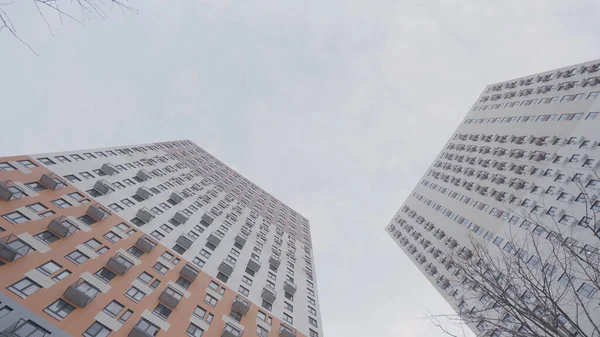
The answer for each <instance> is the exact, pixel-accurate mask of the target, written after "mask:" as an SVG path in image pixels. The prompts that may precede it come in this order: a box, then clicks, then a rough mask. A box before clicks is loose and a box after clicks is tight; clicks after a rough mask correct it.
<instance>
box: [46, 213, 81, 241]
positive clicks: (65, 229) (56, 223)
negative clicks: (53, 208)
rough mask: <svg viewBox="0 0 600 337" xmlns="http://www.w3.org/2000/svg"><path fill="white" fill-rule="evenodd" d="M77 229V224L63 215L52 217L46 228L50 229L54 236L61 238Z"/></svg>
mask: <svg viewBox="0 0 600 337" xmlns="http://www.w3.org/2000/svg"><path fill="white" fill-rule="evenodd" d="M77 229H78V228H77V226H75V225H74V224H73V223H72V222H71V221H69V220H68V219H67V217H65V216H60V217H58V218H54V219H52V221H50V224H48V230H50V231H51V232H52V233H54V234H55V235H56V236H59V237H61V238H64V237H67V236H69V235H71V234H73V233H75V231H76V230H77Z"/></svg>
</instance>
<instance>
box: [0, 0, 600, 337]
mask: <svg viewBox="0 0 600 337" xmlns="http://www.w3.org/2000/svg"><path fill="white" fill-rule="evenodd" d="M497 3H498V4H491V3H488V2H485V1H460V0H457V1H417V0H415V1H397V0H395V1H392V0H389V1H388V0H371V1H354V0H344V1H341V0H329V1H316V0H305V1H294V2H287V1H281V0H258V1H236V2H234V1H227V0H211V1H208V0H194V1H185V0H184V1H175V2H174V1H155V0H149V1H134V2H132V3H131V4H132V5H134V6H135V7H137V8H138V10H139V15H133V14H122V13H120V12H118V11H113V12H112V13H110V14H109V18H108V19H106V20H100V19H98V18H93V19H92V20H91V21H88V22H87V25H86V26H85V27H81V26H78V25H76V24H74V23H72V22H69V21H65V22H64V24H62V25H60V23H58V22H56V20H54V21H52V22H54V23H53V25H52V27H53V31H54V36H52V35H50V33H49V31H48V30H47V29H46V28H45V24H44V22H43V21H42V20H41V19H40V18H39V17H38V16H36V15H35V9H34V8H32V5H31V3H29V2H26V1H21V2H18V4H15V5H11V7H9V8H5V9H6V10H7V11H8V12H9V14H11V15H12V19H13V22H14V23H15V24H16V25H17V28H18V29H19V32H20V33H21V36H22V37H23V38H24V39H25V40H27V41H28V42H29V43H30V44H31V45H32V46H33V47H34V48H35V49H36V51H37V52H38V53H39V54H40V56H35V55H33V54H32V53H31V52H29V51H28V50H27V49H26V48H25V47H23V46H22V45H20V44H19V43H17V42H16V41H15V40H14V39H12V38H11V37H9V35H7V34H5V33H0V70H1V71H0V74H1V75H0V76H1V78H2V81H0V102H1V103H2V104H1V105H0V114H1V115H0V116H1V117H2V120H1V121H2V122H1V124H2V132H1V133H0V155H9V154H21V153H39V152H50V151H61V150H69V149H79V148H92V147H103V146H114V145H120V144H133V143H147V142H155V141H163V140H174V139H190V140H192V141H194V142H195V143H197V144H198V145H199V146H201V147H203V148H205V149H207V150H208V151H210V152H211V153H213V154H214V155H215V156H217V157H218V158H220V159H221V160H223V161H224V162H225V163H227V164H229V165H230V166H232V167H233V168H235V169H236V170H238V171H239V172H240V173H242V174H244V175H245V176H246V177H248V178H250V179H251V180H252V181H253V182H255V183H256V184H258V185H259V186H261V187H263V188H264V189H266V190H268V191H269V192H271V193H272V194H273V195H275V196H277V197H278V198H280V199H281V200H283V201H284V202H286V203H287V204H288V205H290V206H291V207H293V208H295V209H296V210H298V211H300V212H301V213H303V215H305V216H307V217H308V218H309V219H310V220H311V225H312V226H311V227H312V235H313V240H314V249H315V254H316V258H315V259H316V265H317V267H316V269H317V276H318V287H319V291H320V303H321V313H322V319H323V322H324V330H325V335H326V336H329V337H333V336H348V337H355V336H356V337H359V336H360V337H363V336H366V335H368V336H378V337H397V336H409V337H411V336H415V337H416V336H419V337H424V336H425V337H430V336H437V335H438V332H437V331H436V330H435V329H434V328H431V327H429V323H428V322H426V321H423V320H419V319H417V318H418V317H421V316H422V315H423V314H422V313H423V311H424V310H426V309H429V310H431V311H433V312H437V313H441V312H446V311H448V310H449V307H448V306H447V305H446V304H445V302H444V301H443V300H442V299H441V296H439V295H438V294H437V293H436V291H435V290H434V288H433V287H432V286H431V285H429V284H428V283H427V282H426V279H425V277H424V276H422V275H421V274H420V272H418V270H417V269H416V268H415V267H414V266H413V265H412V264H411V263H410V262H409V260H408V258H406V257H405V256H404V254H403V253H402V252H401V250H400V249H399V248H398V247H397V246H396V245H395V244H394V243H393V241H392V240H391V239H390V238H389V237H388V236H387V235H386V233H385V232H384V227H385V226H386V224H387V222H388V221H389V220H390V219H391V218H392V216H393V214H394V213H395V212H396V210H397V209H398V208H399V206H400V205H401V204H402V202H403V201H404V199H405V198H406V197H407V195H408V194H409V193H410V191H411V190H412V188H413V186H414V185H415V184H416V183H417V181H418V180H419V178H420V176H421V175H422V173H423V172H424V171H425V170H426V169H427V167H428V166H429V164H430V163H431V161H432V160H433V158H434V157H435V156H436V155H437V153H438V152H439V150H440V149H441V147H442V146H443V144H444V143H445V142H446V140H447V139H448V137H449V136H450V135H451V133H452V132H453V131H454V128H455V126H456V125H457V124H458V123H459V121H460V120H461V119H462V117H463V116H464V115H465V114H466V112H467V110H468V109H469V107H470V106H471V104H472V103H473V101H474V100H475V99H476V98H477V96H478V95H479V93H480V92H481V90H483V88H484V86H485V85H486V84H488V83H492V82H497V81H501V80H504V79H507V78H511V77H517V76H522V75H525V74H528V73H535V72H539V71H544V70H547V69H551V68H555V67H560V66H564V65H568V64H573V63H578V62H582V61H586V60H591V59H595V58H598V55H600V43H599V41H598V32H600V21H598V19H597V18H598V17H599V14H600V2H598V1H597V0H596V1H584V0H575V1H558V0H527V1H522V0H503V1H498V2H497ZM80 121H83V123H81V122H80Z"/></svg>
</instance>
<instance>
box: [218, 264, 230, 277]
mask: <svg viewBox="0 0 600 337" xmlns="http://www.w3.org/2000/svg"><path fill="white" fill-rule="evenodd" d="M219 271H220V272H221V273H223V274H225V275H226V276H227V277H229V276H231V273H233V266H231V265H230V264H229V263H227V262H225V261H223V262H221V264H220V265H219Z"/></svg>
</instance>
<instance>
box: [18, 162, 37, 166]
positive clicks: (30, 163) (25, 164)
mask: <svg viewBox="0 0 600 337" xmlns="http://www.w3.org/2000/svg"><path fill="white" fill-rule="evenodd" d="M18 163H19V164H21V165H23V166H25V167H27V168H34V167H37V165H36V164H34V163H33V162H32V161H31V160H19V161H18Z"/></svg>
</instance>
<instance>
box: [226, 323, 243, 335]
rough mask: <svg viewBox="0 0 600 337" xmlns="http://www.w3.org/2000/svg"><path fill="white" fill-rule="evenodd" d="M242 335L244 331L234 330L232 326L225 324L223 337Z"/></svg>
mask: <svg viewBox="0 0 600 337" xmlns="http://www.w3.org/2000/svg"><path fill="white" fill-rule="evenodd" d="M242 334H243V332H242V331H240V330H238V329H236V328H234V327H233V326H231V325H230V324H225V327H224V328H223V332H222V333H221V337H241V336H242Z"/></svg>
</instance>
